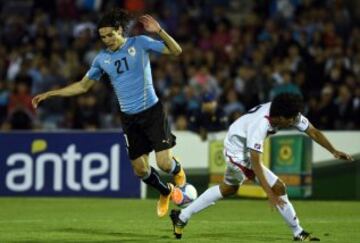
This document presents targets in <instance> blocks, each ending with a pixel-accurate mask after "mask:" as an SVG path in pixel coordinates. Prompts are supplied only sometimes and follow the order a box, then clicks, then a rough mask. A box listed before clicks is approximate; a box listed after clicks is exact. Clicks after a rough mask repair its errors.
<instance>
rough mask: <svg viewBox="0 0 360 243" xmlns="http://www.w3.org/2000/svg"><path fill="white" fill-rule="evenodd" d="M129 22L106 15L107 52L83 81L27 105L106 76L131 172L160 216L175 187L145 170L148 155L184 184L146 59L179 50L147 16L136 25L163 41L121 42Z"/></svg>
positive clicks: (101, 28) (78, 90)
mask: <svg viewBox="0 0 360 243" xmlns="http://www.w3.org/2000/svg"><path fill="white" fill-rule="evenodd" d="M130 20H131V17H130V15H129V14H128V13H127V12H126V11H124V10H117V9H115V10H112V11H110V12H109V13H107V14H105V15H104V16H103V17H102V18H101V20H100V22H99V24H98V33H99V35H100V38H101V40H102V41H103V43H104V44H105V46H106V48H105V49H103V50H101V51H100V52H99V53H98V54H97V56H96V57H95V58H94V60H93V63H92V65H91V67H90V69H89V71H88V72H87V73H86V75H85V76H84V77H83V78H82V80H81V81H78V82H75V83H73V84H71V85H69V86H67V87H64V88H62V89H58V90H52V91H48V92H45V93H43V94H39V95H37V96H35V97H34V98H33V100H32V102H33V106H34V107H35V108H36V107H37V106H38V104H39V103H40V102H41V101H43V100H45V99H47V98H50V97H54V96H63V97H67V96H73V95H79V94H82V93H85V92H87V91H88V90H89V89H90V88H91V87H92V86H93V85H94V84H95V83H96V82H99V81H100V80H101V77H102V76H103V75H104V74H106V75H107V76H108V77H109V79H110V82H111V84H112V86H113V88H114V91H115V94H116V96H117V98H118V102H119V105H120V110H121V122H122V128H123V131H124V133H125V134H126V135H125V136H126V141H127V146H128V152H129V157H130V160H131V164H132V167H133V169H134V172H135V174H136V175H137V176H138V177H140V178H141V179H142V181H144V182H145V183H146V184H148V185H150V186H151V187H153V188H155V189H156V190H157V191H159V193H160V199H159V201H158V204H157V214H158V216H159V217H163V216H165V215H166V214H167V211H168V208H169V201H170V197H171V194H172V191H173V188H174V186H173V185H172V184H171V183H164V182H163V181H162V180H161V178H160V176H159V174H158V172H157V171H156V170H155V168H153V167H151V166H149V162H148V160H149V153H150V152H151V151H153V150H155V156H156V162H157V165H158V167H159V168H160V169H161V170H163V171H164V172H167V173H169V174H171V175H173V177H174V181H175V184H176V185H178V186H181V185H184V184H185V182H186V176H185V172H184V170H183V169H182V167H181V165H180V163H179V162H178V161H177V160H176V159H175V158H174V157H173V156H172V154H171V148H172V147H173V146H175V144H176V142H175V140H176V137H175V136H174V135H173V134H172V133H171V131H170V126H169V124H168V120H167V118H166V115H165V113H164V109H163V106H162V104H161V102H160V101H159V99H158V97H157V95H156V94H155V89H154V85H153V82H152V75H151V65H150V58H149V54H150V53H152V52H156V53H160V54H169V55H175V56H177V55H179V54H180V53H181V52H182V50H181V47H180V46H179V44H178V43H177V42H176V41H175V40H174V39H173V38H172V37H171V36H170V35H168V34H167V33H166V31H165V30H164V29H162V28H161V26H160V25H159V23H158V22H157V21H156V20H155V19H154V18H152V17H151V16H150V15H143V16H141V17H140V18H139V22H141V23H142V24H143V26H144V28H145V30H146V31H147V32H149V33H154V34H158V35H159V37H160V38H161V39H162V41H159V40H154V39H152V38H150V37H148V36H144V35H139V36H132V37H126V36H125V32H126V29H127V27H128V24H129V21H130Z"/></svg>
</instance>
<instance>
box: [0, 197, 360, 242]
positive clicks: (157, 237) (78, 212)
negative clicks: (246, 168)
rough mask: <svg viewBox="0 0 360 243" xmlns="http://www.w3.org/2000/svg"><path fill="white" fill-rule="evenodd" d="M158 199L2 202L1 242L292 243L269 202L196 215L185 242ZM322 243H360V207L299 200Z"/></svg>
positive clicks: (228, 204)
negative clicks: (175, 234) (163, 214)
mask: <svg viewBox="0 0 360 243" xmlns="http://www.w3.org/2000/svg"><path fill="white" fill-rule="evenodd" d="M155 206H156V201H155V200H124V199H89V198H88V199H78V198H0V242H1V243H3V242H4V243H6V242H148V243H150V242H223V243H227V242H291V239H292V235H291V233H290V231H289V229H288V227H287V226H286V225H285V223H284V221H283V220H282V218H281V217H280V215H279V214H278V213H277V212H275V211H271V210H270V208H269V206H268V203H267V201H266V200H245V199H235V200H224V201H220V202H218V203H217V204H216V205H215V206H211V207H210V208H208V209H207V210H205V211H203V212H201V213H199V214H198V215H195V216H194V217H193V218H192V220H191V221H190V222H189V224H188V226H187V227H186V228H185V232H184V235H183V239H182V240H175V239H174V238H173V235H172V226H171V222H170V219H169V218H168V217H165V218H163V219H159V218H157V216H156V211H155ZM294 206H295V208H296V210H297V213H298V216H299V217H300V220H301V222H302V225H303V227H304V228H305V229H307V230H308V231H311V232H314V234H315V235H316V236H318V237H320V238H321V241H323V242H360V202H358V201H352V202H344V201H330V202H326V201H294Z"/></svg>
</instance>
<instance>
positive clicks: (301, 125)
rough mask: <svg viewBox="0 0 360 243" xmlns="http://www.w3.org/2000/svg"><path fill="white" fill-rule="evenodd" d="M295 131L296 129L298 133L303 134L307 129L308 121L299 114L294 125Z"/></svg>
mask: <svg viewBox="0 0 360 243" xmlns="http://www.w3.org/2000/svg"><path fill="white" fill-rule="evenodd" d="M294 127H295V128H296V129H298V130H299V131H300V132H305V131H306V129H308V127H309V120H308V119H307V118H306V117H305V116H303V115H302V114H301V113H299V116H298V118H297V121H296V123H295V125H294Z"/></svg>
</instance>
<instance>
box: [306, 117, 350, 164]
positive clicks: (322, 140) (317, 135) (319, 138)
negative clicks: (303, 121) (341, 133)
mask: <svg viewBox="0 0 360 243" xmlns="http://www.w3.org/2000/svg"><path fill="white" fill-rule="evenodd" d="M305 132H306V134H308V135H309V137H311V138H312V139H313V140H314V141H315V142H317V143H318V144H320V145H321V146H323V147H324V148H325V149H327V150H328V151H329V152H330V153H332V154H333V155H334V157H335V158H337V159H344V160H351V161H352V160H353V158H352V157H351V155H349V154H347V153H344V152H342V151H339V150H336V149H335V148H334V146H333V145H332V144H331V143H330V141H329V140H328V139H327V138H326V137H325V135H324V134H323V133H322V132H321V131H320V130H318V129H317V128H315V127H314V126H313V125H312V124H311V123H310V124H309V127H308V129H307V130H306V131H305Z"/></svg>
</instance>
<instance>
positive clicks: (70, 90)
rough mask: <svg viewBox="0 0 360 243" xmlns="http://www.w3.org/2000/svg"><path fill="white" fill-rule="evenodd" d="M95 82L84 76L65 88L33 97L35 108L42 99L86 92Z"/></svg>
mask: <svg viewBox="0 0 360 243" xmlns="http://www.w3.org/2000/svg"><path fill="white" fill-rule="evenodd" d="M94 83H95V81H94V80H91V79H89V78H88V77H87V76H84V77H83V79H82V80H81V81H78V82H76V83H73V84H70V85H68V86H66V87H64V88H61V89H56V90H51V91H48V92H45V93H41V94H38V95H36V96H35V97H34V98H33V99H32V105H33V107H34V108H37V107H38V105H39V103H40V102H41V101H43V100H46V99H48V98H50V97H54V96H62V97H67V96H73V95H78V94H82V93H85V92H87V91H88V90H89V89H90V88H91V87H92V86H93V85H94Z"/></svg>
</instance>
